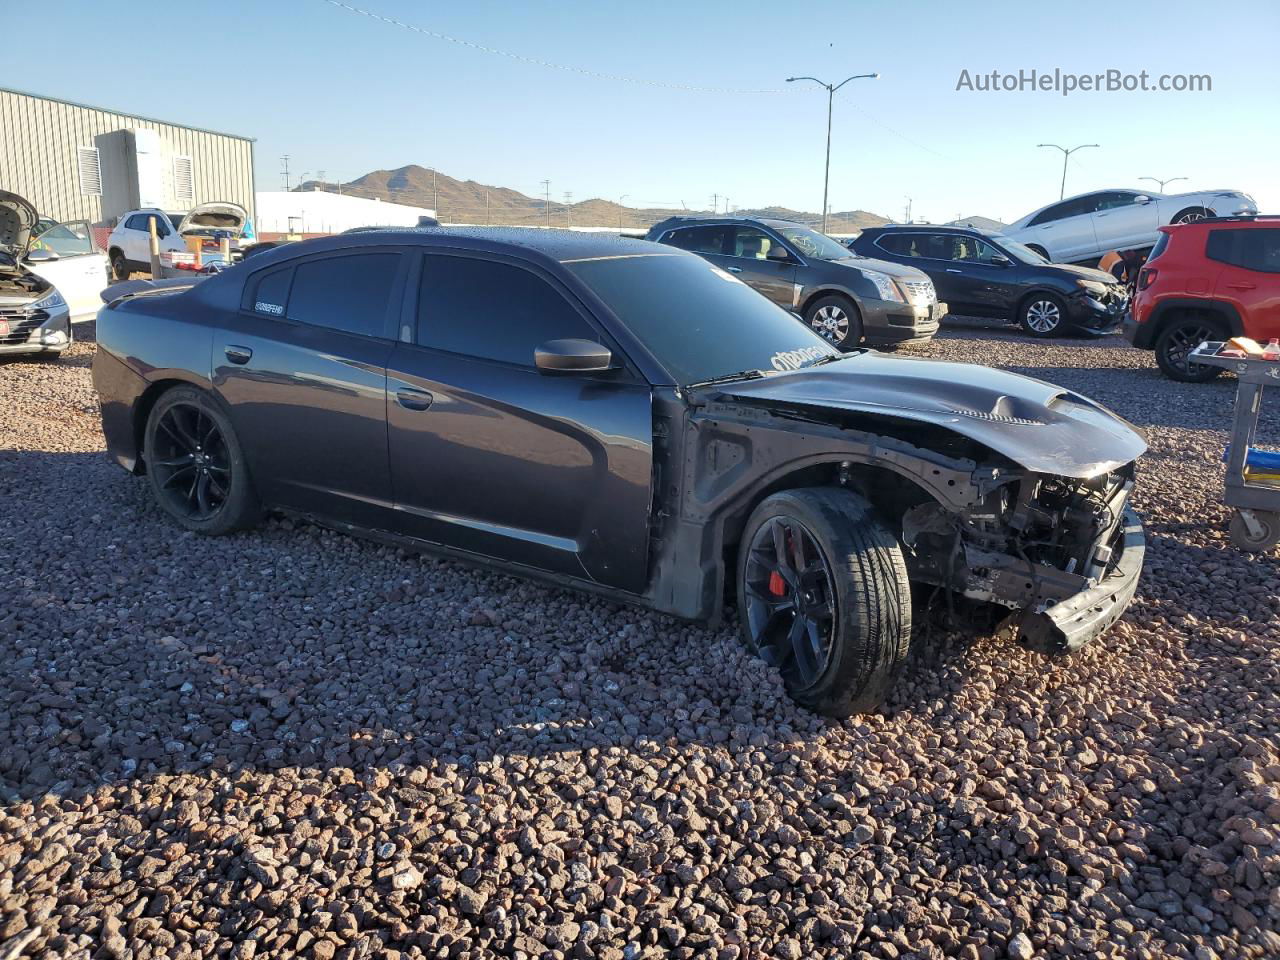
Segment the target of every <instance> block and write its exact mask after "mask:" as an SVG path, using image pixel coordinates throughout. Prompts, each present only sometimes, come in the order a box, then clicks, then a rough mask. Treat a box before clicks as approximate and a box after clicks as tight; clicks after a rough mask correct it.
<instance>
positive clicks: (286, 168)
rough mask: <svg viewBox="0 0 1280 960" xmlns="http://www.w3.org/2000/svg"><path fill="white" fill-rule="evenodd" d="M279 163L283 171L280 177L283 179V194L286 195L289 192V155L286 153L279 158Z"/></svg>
mask: <svg viewBox="0 0 1280 960" xmlns="http://www.w3.org/2000/svg"><path fill="white" fill-rule="evenodd" d="M280 162H281V163H282V164H284V169H283V170H282V171H281V176H283V177H284V192H285V193H288V192H289V155H288V154H287V153H286V154H285V155H284V156H283V157H281V158H280Z"/></svg>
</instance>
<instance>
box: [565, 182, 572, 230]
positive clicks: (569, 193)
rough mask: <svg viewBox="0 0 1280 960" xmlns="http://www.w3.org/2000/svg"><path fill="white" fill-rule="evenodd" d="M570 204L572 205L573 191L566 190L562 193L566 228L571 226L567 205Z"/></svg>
mask: <svg viewBox="0 0 1280 960" xmlns="http://www.w3.org/2000/svg"><path fill="white" fill-rule="evenodd" d="M572 203H573V191H572V190H566V191H565V192H564V225H565V226H566V227H570V226H572V224H571V223H570V222H569V205H570V204H572Z"/></svg>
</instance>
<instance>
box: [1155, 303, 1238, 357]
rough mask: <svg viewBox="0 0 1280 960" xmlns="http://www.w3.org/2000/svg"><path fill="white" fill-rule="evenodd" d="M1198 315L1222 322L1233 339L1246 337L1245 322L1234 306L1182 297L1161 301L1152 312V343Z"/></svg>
mask: <svg viewBox="0 0 1280 960" xmlns="http://www.w3.org/2000/svg"><path fill="white" fill-rule="evenodd" d="M1196 314H1207V315H1209V316H1210V317H1212V318H1214V319H1217V320H1220V321H1221V322H1222V323H1224V324H1226V327H1227V332H1228V333H1230V335H1231V336H1233V337H1239V336H1243V335H1244V321H1243V320H1241V319H1240V313H1239V311H1237V310H1236V308H1235V307H1234V306H1233V305H1232V304H1230V303H1226V302H1224V301H1222V300H1199V299H1196V298H1194V297H1181V298H1173V299H1166V300H1161V301H1160V303H1158V304H1157V305H1156V307H1155V309H1154V310H1152V311H1151V319H1150V320H1148V321H1147V322H1148V323H1149V324H1150V325H1151V334H1150V337H1151V343H1152V344H1153V345H1154V344H1155V341H1156V340H1158V339H1159V337H1160V335H1161V334H1162V333H1164V331H1165V330H1166V329H1167V328H1168V327H1169V325H1170V324H1172V323H1175V322H1177V321H1178V320H1179V319H1182V318H1184V317H1188V316H1194V315H1196Z"/></svg>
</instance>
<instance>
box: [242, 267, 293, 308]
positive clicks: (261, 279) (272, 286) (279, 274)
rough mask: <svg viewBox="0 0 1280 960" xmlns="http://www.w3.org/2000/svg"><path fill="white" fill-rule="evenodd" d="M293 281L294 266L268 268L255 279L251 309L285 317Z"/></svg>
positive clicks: (250, 300) (250, 302)
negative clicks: (276, 268) (275, 268)
mask: <svg viewBox="0 0 1280 960" xmlns="http://www.w3.org/2000/svg"><path fill="white" fill-rule="evenodd" d="M292 283H293V266H292V265H290V266H287V267H282V268H280V269H279V270H268V271H267V272H266V273H263V274H261V275H259V276H258V277H257V278H255V279H254V281H253V287H252V289H251V291H250V294H249V297H248V300H249V309H250V310H252V311H253V312H254V313H256V314H259V315H260V316H264V317H283V316H284V312H285V308H286V307H287V306H288V304H289V286H290V284H292Z"/></svg>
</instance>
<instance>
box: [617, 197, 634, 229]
mask: <svg viewBox="0 0 1280 960" xmlns="http://www.w3.org/2000/svg"><path fill="white" fill-rule="evenodd" d="M629 196H631V194H629V193H624V194H623V195H622V196H620V197H619V198H618V232H619V233H621V232H622V201H623V200H625V199H627V197H629Z"/></svg>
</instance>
